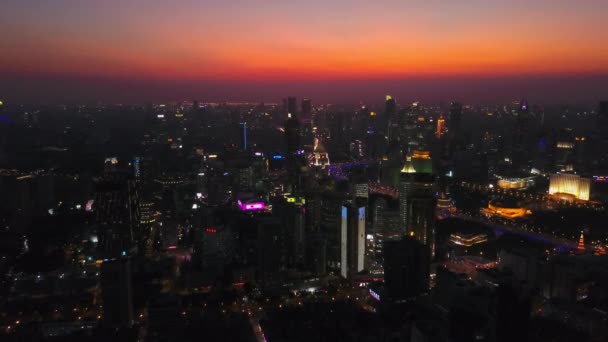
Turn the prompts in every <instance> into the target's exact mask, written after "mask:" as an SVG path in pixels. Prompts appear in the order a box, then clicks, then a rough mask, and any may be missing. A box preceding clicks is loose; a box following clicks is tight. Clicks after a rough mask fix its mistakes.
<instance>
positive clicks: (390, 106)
mask: <svg viewBox="0 0 608 342" xmlns="http://www.w3.org/2000/svg"><path fill="white" fill-rule="evenodd" d="M395 114H397V101H395V99H394V98H393V97H392V96H391V95H386V104H385V107H384V115H385V117H386V118H387V119H391V118H393V117H394V116H395Z"/></svg>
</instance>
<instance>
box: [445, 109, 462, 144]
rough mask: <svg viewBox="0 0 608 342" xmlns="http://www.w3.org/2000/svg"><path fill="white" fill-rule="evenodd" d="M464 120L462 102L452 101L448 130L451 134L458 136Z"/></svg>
mask: <svg viewBox="0 0 608 342" xmlns="http://www.w3.org/2000/svg"><path fill="white" fill-rule="evenodd" d="M461 120H462V103H459V102H452V103H451V104H450V113H449V116H448V131H449V132H450V134H451V135H453V136H456V135H458V132H459V131H460V122H461Z"/></svg>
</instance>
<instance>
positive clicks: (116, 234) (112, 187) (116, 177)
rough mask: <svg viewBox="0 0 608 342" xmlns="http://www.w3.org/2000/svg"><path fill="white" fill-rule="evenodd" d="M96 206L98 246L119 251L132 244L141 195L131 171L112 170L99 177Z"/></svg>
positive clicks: (108, 250)
mask: <svg viewBox="0 0 608 342" xmlns="http://www.w3.org/2000/svg"><path fill="white" fill-rule="evenodd" d="M95 192H96V193H95V200H94V202H93V209H94V213H95V220H96V222H97V224H98V229H99V231H98V235H99V247H100V248H101V250H102V251H103V252H105V253H109V254H113V255H118V254H119V253H121V252H122V251H124V250H128V249H130V248H131V247H132V245H131V244H132V242H133V239H134V234H135V232H136V227H137V226H138V224H139V197H138V193H137V188H136V185H135V181H134V180H133V177H131V175H130V174H126V173H121V172H118V171H110V172H108V173H106V174H105V175H104V176H102V177H100V178H99V179H97V180H96V184H95Z"/></svg>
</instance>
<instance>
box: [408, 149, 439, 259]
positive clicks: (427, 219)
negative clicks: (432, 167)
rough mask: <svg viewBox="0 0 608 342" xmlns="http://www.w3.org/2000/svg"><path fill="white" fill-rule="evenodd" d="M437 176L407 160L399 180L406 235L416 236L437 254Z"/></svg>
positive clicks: (432, 253)
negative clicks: (425, 171)
mask: <svg viewBox="0 0 608 342" xmlns="http://www.w3.org/2000/svg"><path fill="white" fill-rule="evenodd" d="M436 205H437V200H436V198H435V176H434V175H433V174H431V173H424V172H416V169H415V168H414V166H413V165H412V160H411V159H410V158H408V159H406V162H405V165H404V166H403V169H402V170H401V175H400V180H399V214H400V215H399V216H400V220H401V226H402V232H403V235H404V236H411V237H414V238H415V239H416V240H418V241H420V242H421V243H422V244H424V245H427V246H429V248H430V250H431V255H434V252H435V208H436Z"/></svg>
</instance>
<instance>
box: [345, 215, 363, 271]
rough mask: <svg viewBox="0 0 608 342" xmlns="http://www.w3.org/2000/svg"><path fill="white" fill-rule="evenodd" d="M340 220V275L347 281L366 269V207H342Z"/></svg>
mask: <svg viewBox="0 0 608 342" xmlns="http://www.w3.org/2000/svg"><path fill="white" fill-rule="evenodd" d="M341 210H342V214H341V218H340V275H341V276H342V277H344V278H346V279H353V276H354V275H355V274H356V273H358V272H361V271H363V269H364V267H365V264H364V263H365V207H358V206H355V205H352V204H348V205H343V206H342V209H341Z"/></svg>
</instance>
